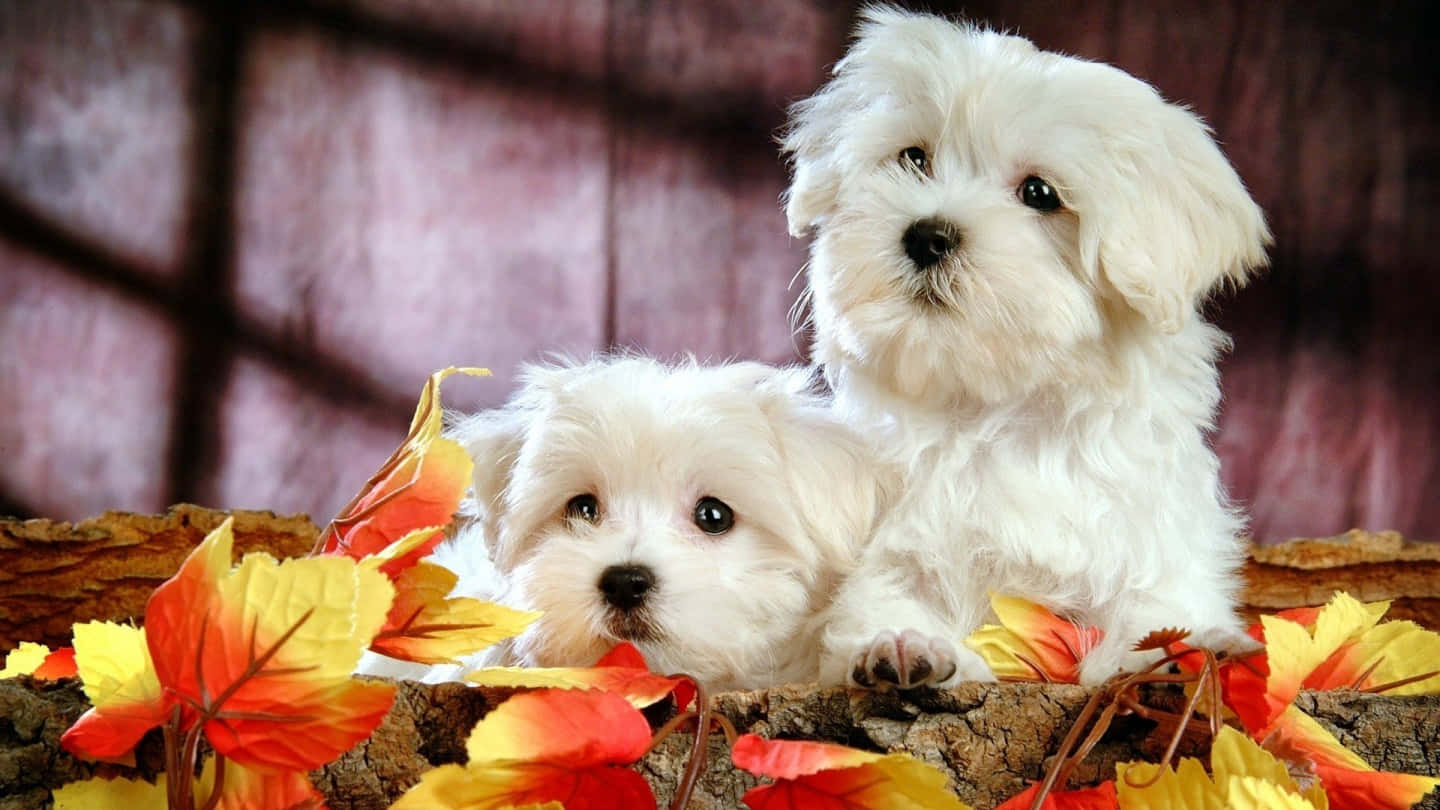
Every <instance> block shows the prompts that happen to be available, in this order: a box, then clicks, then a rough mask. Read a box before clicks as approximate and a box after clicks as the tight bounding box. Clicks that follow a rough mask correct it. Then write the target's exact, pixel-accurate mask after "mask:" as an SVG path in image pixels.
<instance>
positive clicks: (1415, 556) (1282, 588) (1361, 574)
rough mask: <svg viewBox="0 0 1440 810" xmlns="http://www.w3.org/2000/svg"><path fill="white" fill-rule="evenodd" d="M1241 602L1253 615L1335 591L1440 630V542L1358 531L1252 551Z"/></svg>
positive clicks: (1322, 598) (1317, 600)
mask: <svg viewBox="0 0 1440 810" xmlns="http://www.w3.org/2000/svg"><path fill="white" fill-rule="evenodd" d="M1245 577H1246V580H1247V581H1248V583H1249V585H1248V587H1247V588H1246V589H1245V593H1244V595H1243V598H1244V600H1245V603H1246V605H1247V609H1248V610H1249V611H1250V612H1251V613H1252V614H1254V613H1265V612H1272V611H1275V610H1280V609H1282V608H1290V607H1299V606H1301V605H1318V604H1322V603H1324V602H1325V601H1326V600H1328V599H1329V598H1330V596H1331V594H1333V593H1334V592H1335V591H1337V590H1344V591H1348V592H1350V593H1351V594H1353V595H1354V596H1355V597H1356V598H1358V599H1364V600H1366V601H1377V600H1381V599H1390V600H1393V603H1392V604H1391V606H1390V612H1389V613H1388V614H1387V617H1388V618H1391V619H1409V620H1411V621H1414V622H1418V623H1419V624H1421V625H1424V626H1426V627H1429V628H1431V629H1436V628H1440V544H1436V543H1413V542H1410V541H1407V540H1405V539H1404V538H1403V537H1401V536H1400V535H1398V534H1396V533H1395V532H1378V533H1370V532H1362V531H1360V530H1358V529H1354V530H1351V531H1349V532H1346V533H1345V534H1343V535H1340V536H1339V537H1332V538H1327V539H1323V540H1291V541H1290V542H1288V543H1281V544H1279V545H1274V546H1256V547H1255V548H1253V549H1251V552H1250V560H1249V562H1248V563H1247V565H1246V567H1245Z"/></svg>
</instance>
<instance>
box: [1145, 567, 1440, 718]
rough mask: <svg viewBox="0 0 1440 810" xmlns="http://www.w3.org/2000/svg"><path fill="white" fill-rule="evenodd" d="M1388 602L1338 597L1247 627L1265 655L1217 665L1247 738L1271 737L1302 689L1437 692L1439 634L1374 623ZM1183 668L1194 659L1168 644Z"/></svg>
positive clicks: (1410, 625)
mask: <svg viewBox="0 0 1440 810" xmlns="http://www.w3.org/2000/svg"><path fill="white" fill-rule="evenodd" d="M1388 607H1389V603H1388V602H1377V603H1371V604H1364V603H1361V602H1359V601H1358V600H1356V599H1354V598H1353V597H1351V596H1349V595H1348V594H1345V593H1337V594H1336V595H1335V596H1334V597H1333V598H1332V599H1331V601H1330V603H1329V604H1327V605H1325V606H1324V607H1319V608H1295V609H1291V610H1285V611H1281V612H1279V613H1277V614H1275V615H1273V616H1262V617H1261V619H1260V622H1259V623H1257V624H1254V625H1252V626H1251V627H1250V629H1249V633H1250V635H1251V637H1253V638H1255V639H1256V640H1257V641H1259V642H1261V643H1263V644H1264V645H1265V650H1264V652H1262V653H1260V654H1256V655H1250V656H1245V657H1240V658H1232V659H1227V660H1225V661H1222V662H1221V665H1220V679H1221V685H1222V691H1223V694H1224V699H1225V705H1226V706H1228V707H1229V708H1230V709H1231V710H1233V711H1234V712H1235V714H1236V716H1238V717H1239V718H1240V721H1241V723H1242V724H1243V725H1244V726H1245V728H1246V730H1247V731H1249V732H1250V734H1251V736H1253V737H1255V738H1256V739H1259V738H1262V737H1264V736H1265V735H1266V734H1268V733H1269V731H1270V727H1271V724H1272V723H1273V722H1274V720H1275V718H1276V717H1278V716H1279V715H1280V713H1281V712H1283V711H1285V708H1286V707H1287V706H1289V705H1290V704H1291V703H1292V702H1293V701H1294V700H1295V696H1296V695H1297V694H1299V692H1300V690H1301V689H1302V688H1304V689H1345V688H1356V689H1368V690H1373V691H1383V692H1385V693H1387V694H1397V695H1414V694H1425V693H1430V692H1435V691H1437V690H1440V675H1435V674H1434V673H1436V671H1437V670H1440V635H1437V634H1436V633H1433V632H1431V631H1429V630H1425V629H1423V628H1420V627H1419V626H1417V625H1415V624H1414V623H1412V622H1384V623H1381V621H1380V619H1381V618H1382V617H1383V616H1384V615H1385V611H1386V610H1387V608H1388ZM1169 649H1170V652H1171V653H1172V654H1176V655H1178V656H1179V657H1178V658H1177V662H1178V663H1179V664H1180V666H1181V667H1182V668H1185V669H1188V670H1190V671H1192V672H1193V671H1195V670H1197V669H1198V668H1199V663H1200V657H1199V653H1198V652H1196V653H1194V654H1193V655H1192V654H1186V653H1187V651H1188V650H1189V648H1187V647H1185V646H1184V645H1183V644H1172V645H1170V647H1169Z"/></svg>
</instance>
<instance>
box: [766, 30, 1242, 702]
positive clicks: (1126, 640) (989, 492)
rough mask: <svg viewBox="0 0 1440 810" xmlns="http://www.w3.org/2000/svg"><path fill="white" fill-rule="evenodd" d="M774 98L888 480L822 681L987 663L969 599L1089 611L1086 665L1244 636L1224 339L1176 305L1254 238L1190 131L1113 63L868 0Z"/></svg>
mask: <svg viewBox="0 0 1440 810" xmlns="http://www.w3.org/2000/svg"><path fill="white" fill-rule="evenodd" d="M792 113H793V115H792V123H791V127H790V129H789V131H788V134H787V136H786V138H785V141H784V148H785V150H786V151H787V152H788V153H789V154H790V156H791V157H792V159H793V166H794V179H793V183H792V185H791V187H790V189H789V191H788V193H787V202H786V205H787V207H786V214H787V216H788V218H789V223H790V230H791V232H792V233H794V234H795V235H796V236H800V235H803V234H805V233H807V232H810V231H812V230H813V231H814V234H815V238H814V243H813V245H812V254H811V261H810V264H809V270H808V273H809V287H810V293H811V296H812V298H811V309H812V317H813V320H814V327H815V346H814V354H815V358H816V360H817V361H818V362H819V363H821V364H822V365H823V366H824V369H825V373H826V376H827V377H828V379H829V380H830V382H831V384H832V386H833V387H834V388H835V389H836V392H837V397H838V401H839V406H840V407H841V408H842V409H844V411H845V413H846V414H847V417H848V418H851V419H853V420H854V421H855V422H856V423H858V424H859V425H863V426H864V427H865V429H866V430H867V431H871V432H874V433H875V434H876V435H878V436H879V437H881V439H882V440H883V444H884V446H886V447H888V448H892V449H893V452H894V455H895V457H896V459H895V460H896V461H897V462H898V463H899V464H901V465H902V466H903V467H904V468H905V469H906V470H907V473H906V474H907V484H906V489H905V492H904V494H903V495H902V496H901V500H900V502H899V503H898V504H897V506H896V507H895V509H894V510H893V511H892V513H891V514H890V516H889V517H888V518H887V519H886V520H885V521H884V523H883V524H882V526H881V527H880V528H879V529H878V531H877V536H876V537H875V538H874V541H873V544H872V545H871V546H870V547H869V548H868V549H867V551H866V555H867V556H866V557H865V559H864V560H863V561H862V564H861V569H860V572H859V573H858V574H857V576H856V577H855V578H854V579H852V580H851V581H850V582H849V583H848V584H847V585H846V587H845V589H844V590H843V592H842V594H841V595H840V596H839V597H838V599H837V609H836V618H835V620H834V621H833V623H832V624H831V626H830V628H829V630H828V633H827V638H826V642H825V644H826V661H825V664H824V665H823V666H822V670H823V672H822V677H823V679H824V680H825V681H829V682H840V681H843V680H846V679H850V680H854V681H856V682H859V683H861V684H865V685H868V684H872V683H876V682H885V681H888V682H891V683H896V684H898V685H900V686H902V687H909V686H915V685H922V684H933V685H944V684H948V683H950V682H952V681H953V680H955V679H957V678H963V679H986V678H990V677H992V675H991V673H990V672H989V670H988V668H987V667H986V666H985V664H984V662H983V661H981V660H980V659H979V657H978V656H976V655H975V654H974V653H972V652H970V651H968V650H966V649H965V648H964V647H963V646H961V645H960V640H961V639H963V638H964V637H965V636H966V635H967V634H968V633H969V632H970V631H971V630H973V629H974V628H975V627H976V625H977V624H978V623H980V622H981V621H982V620H984V619H985V618H986V614H987V611H988V599H987V592H989V591H997V592H1003V593H1008V594H1014V595H1019V596H1024V597H1028V598H1031V599H1034V600H1037V601H1039V602H1041V603H1043V604H1045V605H1047V606H1049V607H1050V608H1052V609H1054V610H1056V611H1059V612H1062V613H1064V614H1066V615H1069V616H1070V617H1072V618H1073V619H1075V620H1077V621H1081V622H1085V623H1091V624H1096V625H1098V626H1100V627H1101V628H1103V629H1104V631H1105V633H1106V636H1105V639H1104V641H1103V642H1101V643H1100V644H1099V645H1098V646H1097V647H1096V648H1095V649H1093V650H1091V651H1090V652H1089V655H1088V656H1087V658H1086V659H1085V661H1084V663H1083V665H1082V669H1081V679H1082V682H1085V683H1095V682H1098V681H1100V680H1103V679H1104V678H1105V677H1107V676H1109V675H1111V674H1113V673H1115V672H1116V671H1117V670H1120V669H1122V668H1129V667H1133V666H1136V665H1137V664H1138V663H1139V660H1138V659H1136V658H1134V657H1132V654H1129V649H1130V647H1131V645H1132V644H1133V643H1134V642H1135V641H1136V640H1137V639H1138V638H1139V637H1140V636H1142V635H1143V634H1144V633H1146V632H1147V631H1149V630H1152V629H1158V628H1162V627H1167V626H1174V627H1183V628H1188V629H1189V630H1191V631H1194V632H1195V633H1196V634H1197V637H1198V639H1199V640H1200V641H1201V642H1204V643H1208V644H1216V645H1221V646H1225V645H1231V644H1238V643H1240V639H1241V636H1240V632H1239V631H1240V629H1241V625H1240V623H1239V621H1238V620H1237V618H1236V616H1235V614H1234V612H1233V604H1234V600H1235V595H1236V590H1237V586H1238V584H1239V582H1238V579H1237V577H1236V566H1237V565H1238V563H1239V560H1240V558H1241V551H1242V544H1241V541H1240V540H1238V539H1237V532H1238V531H1239V530H1240V528H1241V525H1242V520H1241V517H1240V515H1239V514H1238V513H1237V511H1236V510H1235V509H1233V508H1231V507H1230V506H1229V505H1227V503H1226V499H1225V495H1224V493H1223V491H1222V488H1221V484H1220V480H1219V476H1218V463H1217V460H1216V457H1215V455H1214V453H1213V452H1212V451H1211V450H1210V448H1209V447H1208V446H1207V443H1206V437H1205V433H1206V431H1207V430H1208V429H1210V428H1211V426H1212V419H1213V415H1214V412H1215V408H1216V405H1217V402H1218V400H1219V396H1220V394H1219V388H1218V384H1217V374H1216V370H1215V357H1216V354H1217V353H1218V352H1219V351H1220V350H1221V349H1223V348H1224V347H1225V346H1226V338H1225V336H1224V335H1223V334H1222V333H1221V332H1220V331H1218V330H1217V329H1215V328H1214V327H1212V326H1210V325H1208V324H1207V323H1205V322H1204V321H1203V320H1202V319H1201V318H1200V316H1199V314H1198V313H1197V311H1196V310H1197V306H1198V304H1199V303H1200V302H1201V301H1202V300H1203V299H1204V297H1205V296H1206V294H1207V293H1209V292H1210V291H1211V290H1212V289H1213V288H1215V287H1217V286H1218V285H1220V284H1222V283H1223V282H1226V281H1228V282H1230V283H1232V284H1239V283H1241V282H1243V281H1244V280H1245V278H1246V275H1247V273H1248V272H1250V271H1251V270H1253V269H1255V268H1257V267H1258V266H1260V265H1261V264H1263V262H1264V259H1265V247H1266V245H1267V244H1268V242H1269V238H1270V237H1269V233H1268V231H1267V229H1266V226H1265V221H1264V217H1263V214H1262V213H1261V211H1260V209H1259V208H1258V207H1257V206H1256V205H1255V203H1254V202H1253V201H1252V200H1251V199H1250V197H1249V195H1248V194H1247V193H1246V191H1245V188H1244V186H1243V185H1242V184H1241V182H1240V179H1239V178H1238V177H1237V176H1236V174H1235V171H1234V170H1233V169H1232V168H1231V167H1230V165H1229V163H1228V162H1227V161H1226V160H1225V157H1224V156H1223V155H1222V154H1221V152H1220V150H1219V149H1218V148H1217V147H1216V145H1215V143H1214V142H1213V141H1212V140H1211V139H1210V137H1209V134H1208V131H1207V129H1206V127H1205V125H1204V124H1203V123H1202V122H1201V121H1200V120H1199V119H1197V118H1196V117H1195V116H1194V115H1192V114H1191V113H1189V112H1187V111H1186V110H1185V109H1183V108H1181V107H1178V106H1175V105H1172V104H1168V103H1166V102H1165V101H1164V99H1162V98H1161V97H1160V96H1159V95H1158V94H1157V93H1156V92H1155V90H1154V89H1152V88H1151V87H1150V86H1148V85H1146V84H1145V83H1143V82H1141V81H1139V80H1137V79H1135V78H1133V77H1131V76H1129V75H1127V74H1125V73H1124V72H1122V71H1120V70H1117V69H1115V68H1113V67H1110V66H1107V65H1102V64H1096V63H1092V62H1087V61H1082V60H1080V59H1072V58H1067V57H1064V56H1060V55H1057V54H1053V53H1047V52H1043V51H1040V50H1037V49H1036V48H1035V47H1034V45H1032V44H1031V43H1030V42H1028V41H1026V40H1024V39H1020V38H1018V37H1013V36H1004V35H1001V34H997V33H993V32H990V31H985V30H980V29H978V28H975V27H971V26H967V25H963V24H955V23H951V22H948V21H946V20H943V19H940V18H937V17H933V16H927V15H920V14H909V13H905V12H900V11H896V10H892V9H887V8H873V9H870V10H868V11H867V12H865V14H864V21H863V22H862V24H861V26H860V29H859V32H858V36H857V39H856V41H855V42H854V44H853V46H852V47H851V49H850V51H849V53H848V54H847V55H846V56H845V58H844V59H843V60H842V61H841V62H840V63H839V64H838V65H837V66H836V67H835V71H834V78H833V79H832V80H831V81H830V82H829V84H827V85H826V86H825V87H824V88H822V89H821V90H820V91H819V92H818V93H817V94H816V95H814V96H813V97H811V98H809V99H807V100H805V101H802V102H800V103H799V104H797V105H796V106H795V108H794V109H793V111H792ZM881 606H883V609H882V608H881ZM894 631H908V632H894Z"/></svg>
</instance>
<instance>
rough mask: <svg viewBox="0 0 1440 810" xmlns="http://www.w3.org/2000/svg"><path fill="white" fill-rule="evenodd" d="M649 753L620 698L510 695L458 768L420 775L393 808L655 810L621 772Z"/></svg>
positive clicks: (636, 781) (643, 789) (635, 718)
mask: <svg viewBox="0 0 1440 810" xmlns="http://www.w3.org/2000/svg"><path fill="white" fill-rule="evenodd" d="M649 746H650V724H649V723H648V722H646V720H645V716H644V715H642V714H640V712H639V711H638V710H637V709H636V708H635V707H634V706H632V705H630V703H629V702H628V701H626V700H625V698H623V697H620V696H619V695H615V694H611V693H609V692H601V691H593V690H561V689H546V690H541V691H538V692H529V693H526V694H521V695H515V696H514V697H511V698H510V699H509V700H507V701H505V702H504V703H502V704H500V706H499V707H498V708H496V709H495V710H494V711H492V712H490V713H489V714H487V715H485V717H484V718H483V719H482V720H481V721H480V722H479V723H477V724H476V725H475V729H474V730H473V731H472V732H471V734H470V738H469V740H468V741H467V743H466V751H467V753H468V755H469V761H468V762H467V763H466V764H465V765H464V766H460V765H447V766H443V767H440V768H436V769H434V770H432V771H429V772H427V773H426V774H425V775H424V776H423V777H421V780H420V784H418V785H416V786H415V787H413V788H411V789H410V791H409V792H407V793H406V794H405V795H404V796H402V797H400V800H399V801H398V802H396V803H395V804H394V805H393V807H394V808H397V810H405V809H406V808H432V807H433V808H479V807H485V808H504V807H519V806H528V805H539V806H546V804H547V803H549V802H563V805H564V808H565V810H641V809H642V808H654V807H655V798H654V796H653V794H652V793H651V792H650V786H649V785H648V784H647V783H646V782H645V779H644V778H643V777H641V776H640V774H638V773H636V772H635V771H633V770H630V769H629V768H625V767H621V766H624V765H629V764H630V763H633V762H635V761H637V760H639V759H640V757H641V756H643V755H644V754H645V751H646V749H647V748H649Z"/></svg>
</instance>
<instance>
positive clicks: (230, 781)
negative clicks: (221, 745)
mask: <svg viewBox="0 0 1440 810" xmlns="http://www.w3.org/2000/svg"><path fill="white" fill-rule="evenodd" d="M214 785H215V759H214V758H213V757H212V758H210V759H209V760H207V761H206V762H205V770H204V772H203V773H202V774H201V775H200V784H199V787H198V789H197V790H196V791H195V793H196V797H197V798H198V799H199V800H200V801H199V802H197V804H203V803H204V802H205V801H207V800H209V798H210V797H211V793H212V791H213V790H214ZM324 807H325V795H324V794H323V793H321V792H320V791H318V790H316V789H315V786H314V785H313V784H311V782H310V776H309V775H308V774H306V773H305V772H304V771H275V772H269V773H265V772H260V771H252V770H250V769H249V768H246V767H244V766H243V765H240V764H238V763H236V762H234V761H233V760H226V761H225V778H224V779H223V780H221V783H220V798H219V799H217V800H216V804H215V810H292V809H294V808H310V809H311V810H323V808H324Z"/></svg>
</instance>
